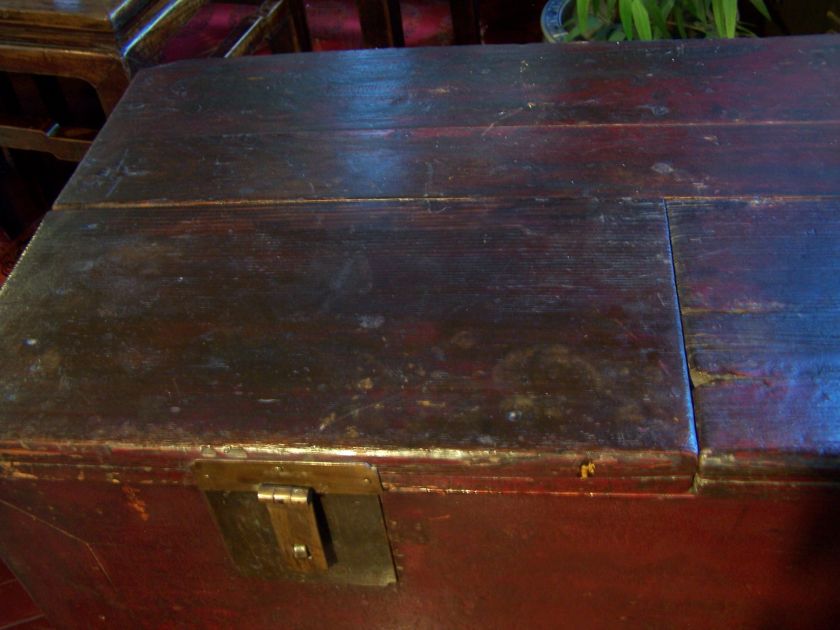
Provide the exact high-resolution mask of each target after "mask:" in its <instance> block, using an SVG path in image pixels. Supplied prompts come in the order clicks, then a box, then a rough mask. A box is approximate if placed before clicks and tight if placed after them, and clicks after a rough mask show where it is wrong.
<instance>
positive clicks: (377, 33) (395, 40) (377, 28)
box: [356, 0, 405, 48]
mask: <svg viewBox="0 0 840 630" xmlns="http://www.w3.org/2000/svg"><path fill="white" fill-rule="evenodd" d="M356 6H357V7H358V8H359V22H360V23H361V25H362V38H363V39H364V42H365V47H367V48H390V47H394V46H405V36H404V35H403V28H402V14H401V12H400V2H399V0H356Z"/></svg>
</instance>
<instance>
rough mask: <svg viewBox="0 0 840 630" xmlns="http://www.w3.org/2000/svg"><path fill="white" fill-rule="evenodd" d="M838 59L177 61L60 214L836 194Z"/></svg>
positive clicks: (830, 47)
mask: <svg viewBox="0 0 840 630" xmlns="http://www.w3.org/2000/svg"><path fill="white" fill-rule="evenodd" d="M838 50H840V48H838V43H837V40H836V39H835V38H830V37H826V38H813V39H807V40H805V39H801V38H799V39H798V38H790V39H785V40H781V41H778V42H772V44H771V43H769V42H767V41H761V40H744V41H737V42H730V43H728V44H727V45H726V46H721V45H720V44H719V43H715V42H700V43H698V44H696V45H691V46H686V45H684V44H677V43H672V42H659V43H653V44H650V45H644V46H632V45H630V46H616V45H591V46H590V45H586V46H547V45H533V46H494V47H487V48H469V47H467V48H463V49H459V54H458V55H453V54H451V53H449V52H446V51H440V50H434V49H424V50H417V51H415V50H411V51H408V50H382V51H363V52H354V53H345V54H329V55H292V56H283V57H272V58H266V59H257V58H253V59H243V60H241V61H238V62H236V63H225V64H220V63H208V64H201V65H198V64H195V63H185V64H175V65H172V66H167V67H165V68H159V69H155V70H154V71H152V72H148V73H145V74H144V75H143V76H141V77H139V78H138V80H137V82H135V83H134V85H133V86H132V87H131V89H130V90H129V91H128V93H127V94H126V97H125V100H124V101H123V106H122V107H121V108H120V109H119V111H117V112H115V113H114V115H113V117H112V119H111V120H110V122H109V124H108V125H107V126H106V127H105V129H104V130H103V132H102V133H101V134H100V136H99V141H98V142H97V144H96V146H95V147H94V149H93V150H92V152H91V153H90V156H89V159H88V160H87V161H86V162H85V164H83V165H82V166H81V167H80V169H79V170H78V171H77V173H76V176H75V177H74V179H73V180H72V181H71V182H70V184H69V186H68V188H67V189H66V191H65V192H64V194H63V195H62V196H61V198H60V199H59V201H58V203H57V207H59V208H71V207H80V206H87V205H102V206H119V205H135V206H136V205H144V204H153V205H158V206H161V205H170V204H171V205H188V204H193V205H195V204H198V205H200V204H202V203H208V202H209V203H218V202H226V203H240V202H243V201H244V202H259V203H280V202H287V201H298V200H307V199H308V200H312V199H324V200H328V199H381V198H399V199H405V198H410V199H418V198H428V197H436V198H451V197H467V198H474V197H518V196H523V195H533V196H558V197H637V198H656V197H660V196H665V197H692V198H695V197H733V196H734V197H749V196H753V195H760V196H770V197H772V196H803V195H829V194H837V193H838V192H840V189H838V185H837V182H840V151H838V146H840V116H838V111H840V96H838V95H840V71H838V70H840V61H838V60H840V54H838ZM595 68H597V71H595V70H594V69H595ZM745 77H747V78H748V80H749V89H740V88H739V89H735V88H734V87H732V86H733V85H735V84H738V83H739V82H741V81H743V80H745V79H744V78H745ZM665 86H667V87H665ZM326 93H329V94H330V98H323V94H326ZM803 93H807V94H809V98H807V99H801V98H798V95H799V94H803ZM138 126H141V127H142V128H143V130H144V132H143V134H142V137H140V136H139V135H137V134H134V133H131V130H132V129H136V128H138ZM780 147H784V150H783V151H782V150H780ZM175 164H177V168H175V167H173V165H175Z"/></svg>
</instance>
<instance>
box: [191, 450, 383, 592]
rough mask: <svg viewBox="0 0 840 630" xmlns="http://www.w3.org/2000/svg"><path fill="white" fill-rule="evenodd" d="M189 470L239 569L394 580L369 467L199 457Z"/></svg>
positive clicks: (349, 580)
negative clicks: (202, 458)
mask: <svg viewBox="0 0 840 630" xmlns="http://www.w3.org/2000/svg"><path fill="white" fill-rule="evenodd" d="M192 470H193V475H194V478H195V481H196V485H198V487H199V488H200V489H201V490H202V491H203V492H204V496H205V497H206V499H207V503H208V504H209V506H210V510H211V511H212V513H213V516H214V518H215V520H216V524H217V525H218V527H219V530H220V531H221V533H222V536H223V538H224V540H225V544H226V546H227V549H228V553H229V554H230V557H231V559H232V560H233V562H234V564H235V565H236V567H237V569H238V570H239V571H240V572H242V573H243V574H246V575H253V576H259V577H265V578H288V579H295V580H303V581H325V582H340V583H344V584H364V585H371V586H373V585H376V586H384V585H387V584H391V583H393V582H396V574H395V572H394V563H393V559H392V557H391V548H390V544H389V542H388V535H387V532H386V530H385V521H384V519H383V517H382V506H381V504H380V501H379V495H380V493H381V492H382V486H381V484H380V482H379V475H378V474H377V472H376V469H375V468H373V467H372V466H368V465H367V464H358V463H348V464H345V463H310V462H268V461H231V460H211V459H207V460H198V461H196V462H195V463H194V464H193V468H192Z"/></svg>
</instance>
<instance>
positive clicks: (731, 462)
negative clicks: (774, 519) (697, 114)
mask: <svg viewBox="0 0 840 630" xmlns="http://www.w3.org/2000/svg"><path fill="white" fill-rule="evenodd" d="M669 215H670V223H671V230H672V238H673V247H674V258H675V261H676V271H677V282H678V286H679V295H680V304H681V308H682V315H683V319H684V322H685V336H686V348H687V351H688V359H689V365H690V368H691V379H692V383H693V385H694V403H695V409H696V416H697V424H698V431H699V437H700V443H701V447H702V451H701V463H700V466H701V468H700V470H701V473H702V474H703V475H704V476H707V477H721V476H724V477H732V478H739V477H743V478H748V479H749V478H754V477H755V478H760V477H769V478H773V477H780V478H796V477H802V478H804V479H819V478H825V479H833V480H836V479H837V478H838V477H839V476H840V461H839V460H838V455H840V400H838V391H840V362H838V356H840V354H838V353H840V337H838V331H839V330H840V312H838V294H837V291H836V284H837V279H838V277H840V202H838V201H837V200H836V199H834V200H810V201H797V202H794V201H785V202H760V201H754V202H721V201H717V202H706V203H699V202H692V203H671V204H669Z"/></svg>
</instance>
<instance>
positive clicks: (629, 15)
mask: <svg viewBox="0 0 840 630" xmlns="http://www.w3.org/2000/svg"><path fill="white" fill-rule="evenodd" d="M632 7H633V0H618V14H619V16H620V17H621V27H622V28H623V29H624V35H625V36H626V37H627V39H628V40H630V39H633V8H632Z"/></svg>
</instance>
